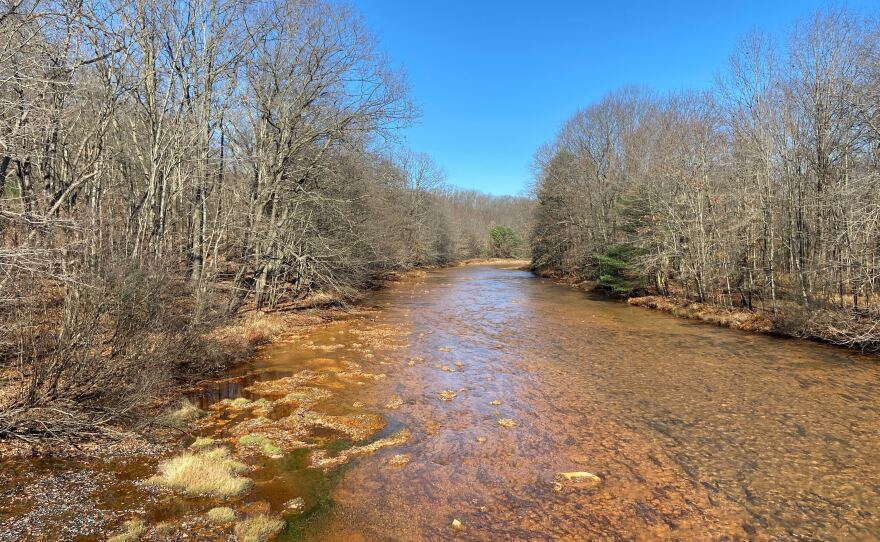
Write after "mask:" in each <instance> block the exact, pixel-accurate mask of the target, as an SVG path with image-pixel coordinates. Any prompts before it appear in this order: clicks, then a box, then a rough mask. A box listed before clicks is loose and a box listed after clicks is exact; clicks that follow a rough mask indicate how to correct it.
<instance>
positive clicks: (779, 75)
mask: <svg viewBox="0 0 880 542" xmlns="http://www.w3.org/2000/svg"><path fill="white" fill-rule="evenodd" d="M780 41H781V43H780ZM878 159H880V26H878V23H877V21H876V20H873V19H870V20H869V19H864V18H862V17H861V16H859V15H857V14H854V13H851V12H848V11H845V10H837V9H835V10H828V11H822V12H819V13H816V14H814V15H813V16H811V17H810V18H808V19H806V20H803V21H800V22H798V23H797V24H795V25H794V26H793V28H792V29H791V31H790V32H789V34H788V35H787V36H784V38H783V39H782V40H777V39H776V38H775V37H774V36H770V35H766V34H762V33H755V34H752V35H749V36H747V37H745V38H744V39H743V40H742V41H741V43H740V45H739V47H738V48H737V50H736V51H735V52H734V53H733V54H732V55H731V57H730V61H729V64H728V66H727V67H726V68H725V69H724V70H723V72H722V73H721V74H720V75H719V77H718V78H717V84H716V85H715V86H714V87H713V88H712V89H710V90H707V91H693V92H678V93H674V94H669V95H659V94H657V93H655V92H651V91H649V90H645V89H642V88H625V89H622V90H620V91H617V92H613V93H611V94H609V95H608V96H606V97H605V98H603V99H602V100H601V101H599V102H598V103H596V104H593V105H590V106H588V107H586V108H585V109H583V110H581V111H578V112H577V113H576V114H575V115H574V116H572V117H571V118H570V119H569V120H568V121H567V122H566V123H565V124H564V125H563V126H562V128H561V129H560V131H559V133H558V135H557V136H556V139H555V140H554V141H553V142H552V143H550V144H548V145H547V146H545V147H544V148H542V149H541V150H540V151H539V152H538V153H537V155H536V167H537V170H538V172H539V173H538V178H537V182H536V186H535V193H536V196H537V199H538V210H537V218H536V226H535V230H534V232H533V236H532V241H533V245H532V250H533V254H534V263H535V265H536V266H538V267H540V268H545V269H549V270H554V271H557V272H562V273H566V274H571V275H575V276H579V277H583V278H591V279H595V280H597V281H598V284H599V285H600V286H602V287H604V288H606V289H609V290H612V291H615V292H618V293H621V294H627V295H629V294H636V293H639V292H645V291H653V292H657V293H660V294H663V295H674V296H678V297H682V298H686V299H691V300H695V301H700V302H708V303H715V304H719V305H724V306H728V307H734V306H737V307H745V308H749V309H751V308H755V309H764V310H766V311H768V313H771V314H775V315H777V316H776V318H777V319H778V325H779V326H780V329H783V330H785V331H786V332H790V333H792V334H796V335H804V336H812V337H817V338H821V339H824V340H828V341H831V342H835V343H839V344H847V345H852V346H862V347H868V348H877V347H878V346H880V326H878V325H877V323H878V315H880V313H878V299H877V294H878V291H877V290H878V286H880V283H878V279H880V163H878Z"/></svg>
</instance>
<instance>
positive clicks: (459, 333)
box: [140, 265, 880, 542]
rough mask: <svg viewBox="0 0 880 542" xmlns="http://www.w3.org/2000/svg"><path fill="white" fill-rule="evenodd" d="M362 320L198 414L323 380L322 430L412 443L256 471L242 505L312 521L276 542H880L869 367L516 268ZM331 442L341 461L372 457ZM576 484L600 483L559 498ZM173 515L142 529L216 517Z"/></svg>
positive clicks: (264, 363) (876, 368) (310, 340)
mask: <svg viewBox="0 0 880 542" xmlns="http://www.w3.org/2000/svg"><path fill="white" fill-rule="evenodd" d="M368 304H370V305H373V306H375V307H376V308H377V310H375V311H371V312H369V313H368V314H367V315H366V316H362V317H359V318H352V319H348V320H345V321H341V322H337V323H333V324H331V325H329V326H327V327H324V328H322V329H320V330H319V331H317V332H314V333H312V334H311V335H309V336H308V337H305V338H303V339H302V340H299V341H294V342H288V343H280V344H276V345H272V346H269V347H267V348H265V349H264V350H262V351H261V353H260V354H259V356H257V358H256V359H255V360H254V361H253V362H252V363H250V364H248V365H247V367H246V368H244V369H239V370H238V374H247V375H248V377H247V379H245V380H244V381H242V382H238V383H236V384H235V385H232V386H230V385H228V384H225V385H223V386H218V387H216V389H212V390H209V391H208V392H206V394H205V395H204V396H203V397H202V403H203V405H208V404H210V403H212V402H214V401H216V400H217V399H219V398H222V397H234V396H237V395H239V394H240V393H243V390H245V389H248V390H250V391H247V392H244V393H245V394H246V395H247V396H248V397H250V398H251V399H254V398H258V397H260V396H261V395H260V393H257V392H254V388H253V387H248V386H252V385H253V384H254V383H257V384H259V382H261V381H262V382H267V381H276V379H279V378H282V377H286V376H291V375H297V374H301V373H302V371H304V370H307V371H310V373H309V374H318V373H321V372H322V371H325V372H326V374H330V375H334V376H333V380H332V381H331V380H327V379H326V378H324V377H322V380H321V381H320V384H319V386H320V387H323V388H325V389H328V390H332V396H331V397H326V398H322V399H321V400H320V401H319V402H318V403H317V404H316V406H315V408H316V409H317V410H320V411H321V412H323V413H325V414H327V415H334V416H346V415H354V414H356V413H368V414H369V415H373V416H379V417H380V419H381V420H382V424H381V425H382V428H381V430H380V431H378V432H377V433H376V434H375V435H372V436H371V437H370V438H369V439H365V442H367V441H369V442H375V441H376V440H377V439H383V438H385V439H388V438H392V437H393V436H394V435H400V434H402V432H403V431H405V432H406V435H407V436H408V438H405V439H402V440H405V442H402V443H400V442H398V441H395V442H394V443H393V445H389V446H387V447H383V448H381V449H378V450H377V451H370V453H364V454H363V455H358V456H357V457H353V458H352V459H351V460H350V461H348V460H347V461H345V462H344V463H345V464H344V465H343V466H341V467H338V468H328V469H324V470H321V469H315V468H314V466H310V465H309V460H308V458H306V457H305V456H303V455H302V454H297V453H289V454H287V455H286V456H285V457H284V458H279V459H262V460H260V463H259V464H258V466H257V471H256V472H255V474H254V475H253V477H254V478H255V480H256V481H257V484H256V486H255V488H254V490H253V491H252V492H251V493H250V494H249V495H248V497H246V498H245V499H244V502H246V503H251V504H253V503H255V502H256V503H260V505H262V506H267V507H269V508H271V509H272V510H275V511H278V509H279V508H280V507H281V506H282V503H284V502H285V501H287V500H289V499H291V498H293V497H297V496H303V497H304V498H305V500H306V503H307V513H304V514H302V515H301V516H298V517H295V518H294V519H291V520H290V523H289V526H288V528H287V530H286V531H285V532H284V533H283V534H282V535H281V539H291V540H292V539H303V540H315V541H317V540H326V541H330V540H332V541H351V542H354V541H374V540H389V541H417V540H426V541H434V540H492V541H499V540H572V541H574V540H578V541H580V540H645V541H647V540H693V541H706V540H719V541H720V540H878V539H880V516H878V514H880V423H878V420H880V412H878V407H880V399H878V397H880V395H878V391H880V364H878V362H877V358H875V357H871V356H866V355H861V354H858V353H854V352H850V351H847V350H844V349H840V348H835V347H830V346H825V345H820V344H814V343H810V342H805V341H798V340H786V339H780V338H775V337H770V336H762V335H753V334H748V333H745V332H738V331H733V330H729V329H724V328H718V327H713V326H711V325H706V324H702V323H697V322H691V321H686V320H681V319H676V318H674V317H671V316H668V315H666V314H661V313H657V312H652V311H649V310H646V309H641V308H634V307H630V306H627V305H625V304H622V303H619V302H614V301H610V300H606V299H603V298H600V297H596V296H592V295H589V294H585V293H583V292H581V291H579V290H577V289H574V288H570V287H567V286H562V285H558V284H554V283H553V282H552V281H550V280H547V279H542V278H538V277H535V276H534V275H532V274H531V273H529V272H526V271H522V270H516V269H512V268H506V267H504V266H503V265H496V266H491V265H486V266H469V267H457V268H450V269H445V270H438V271H432V272H430V273H428V274H427V275H425V276H423V277H421V278H415V279H408V280H405V281H401V282H397V283H393V284H391V285H390V286H389V287H388V288H387V289H385V290H383V291H381V292H377V293H375V294H373V295H372V296H371V297H370V298H369V300H368ZM371 341H372V342H371ZM316 385H317V384H316ZM257 389H259V388H257ZM289 415H290V412H289V411H283V412H280V414H278V416H289ZM278 416H275V418H278ZM222 419H223V422H222V423H220V422H217V421H212V422H211V423H212V424H214V425H213V426H208V427H207V429H205V430H204V431H205V432H207V433H210V434H211V435H213V436H216V437H219V438H229V437H230V435H233V434H234V432H233V431H232V430H231V429H230V427H232V426H233V424H234V423H233V422H236V421H240V417H239V418H236V417H231V418H230V417H229V416H224V417H222ZM207 433H206V434H207ZM315 438H317V439H319V440H317V441H314V442H319V443H320V445H321V446H324V448H325V449H327V450H330V452H328V453H329V455H330V456H331V457H332V456H333V455H334V454H335V453H339V451H344V450H345V449H347V448H348V447H350V446H352V445H355V447H356V444H358V443H352V442H350V441H348V442H346V443H345V444H344V445H343V446H340V445H338V444H334V443H338V442H340V441H341V440H342V439H341V438H339V436H338V435H334V434H332V432H325V433H321V434H316V436H315ZM349 440H351V439H349ZM355 440H356V439H355ZM313 457H314V456H313ZM325 457H326V456H325ZM570 472H588V473H591V474H592V475H594V476H595V477H592V476H590V477H586V478H580V479H577V478H576V479H573V480H567V479H565V478H564V477H560V473H570ZM140 475H143V473H142V472H141V473H140ZM161 502H164V503H165V504H164V505H161V506H160V505H158V504H155V505H149V506H146V510H147V511H146V515H147V518H148V519H150V520H157V519H163V520H165V519H169V518H173V516H174V514H178V515H181V514H187V513H193V511H194V510H195V511H198V510H199V506H202V507H205V506H209V504H204V503H201V501H199V502H198V503H197V504H190V505H188V506H183V507H182V506H181V505H180V504H179V503H178V504H175V505H174V506H170V505H168V504H167V501H161ZM243 506H244V505H243ZM169 510H170V511H169ZM289 519H290V518H289Z"/></svg>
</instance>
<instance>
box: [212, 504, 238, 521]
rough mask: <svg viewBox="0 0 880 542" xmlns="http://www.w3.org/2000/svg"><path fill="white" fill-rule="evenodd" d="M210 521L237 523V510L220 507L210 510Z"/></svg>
mask: <svg viewBox="0 0 880 542" xmlns="http://www.w3.org/2000/svg"><path fill="white" fill-rule="evenodd" d="M208 519H210V520H211V522H212V523H232V522H233V521H235V510H233V509H232V508H229V507H228V506H218V507H216V508H211V509H210V510H208Z"/></svg>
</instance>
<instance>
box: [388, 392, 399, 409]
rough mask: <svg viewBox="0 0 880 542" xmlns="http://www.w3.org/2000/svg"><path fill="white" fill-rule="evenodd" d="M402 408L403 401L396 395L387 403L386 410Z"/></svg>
mask: <svg viewBox="0 0 880 542" xmlns="http://www.w3.org/2000/svg"><path fill="white" fill-rule="evenodd" d="M402 406H403V399H401V398H400V397H399V396H397V395H395V396H394V397H392V398H391V399H389V400H388V402H387V403H385V408H390V409H391V410H397V409H398V408H400V407H402Z"/></svg>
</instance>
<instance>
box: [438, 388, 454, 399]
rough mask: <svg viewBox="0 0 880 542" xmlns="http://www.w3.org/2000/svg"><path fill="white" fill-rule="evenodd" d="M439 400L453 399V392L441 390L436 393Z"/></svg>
mask: <svg viewBox="0 0 880 542" xmlns="http://www.w3.org/2000/svg"><path fill="white" fill-rule="evenodd" d="M437 396H438V397H439V398H440V400H441V401H452V400H453V399H455V392H454V391H452V390H443V391H441V392H440V393H438V394H437Z"/></svg>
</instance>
